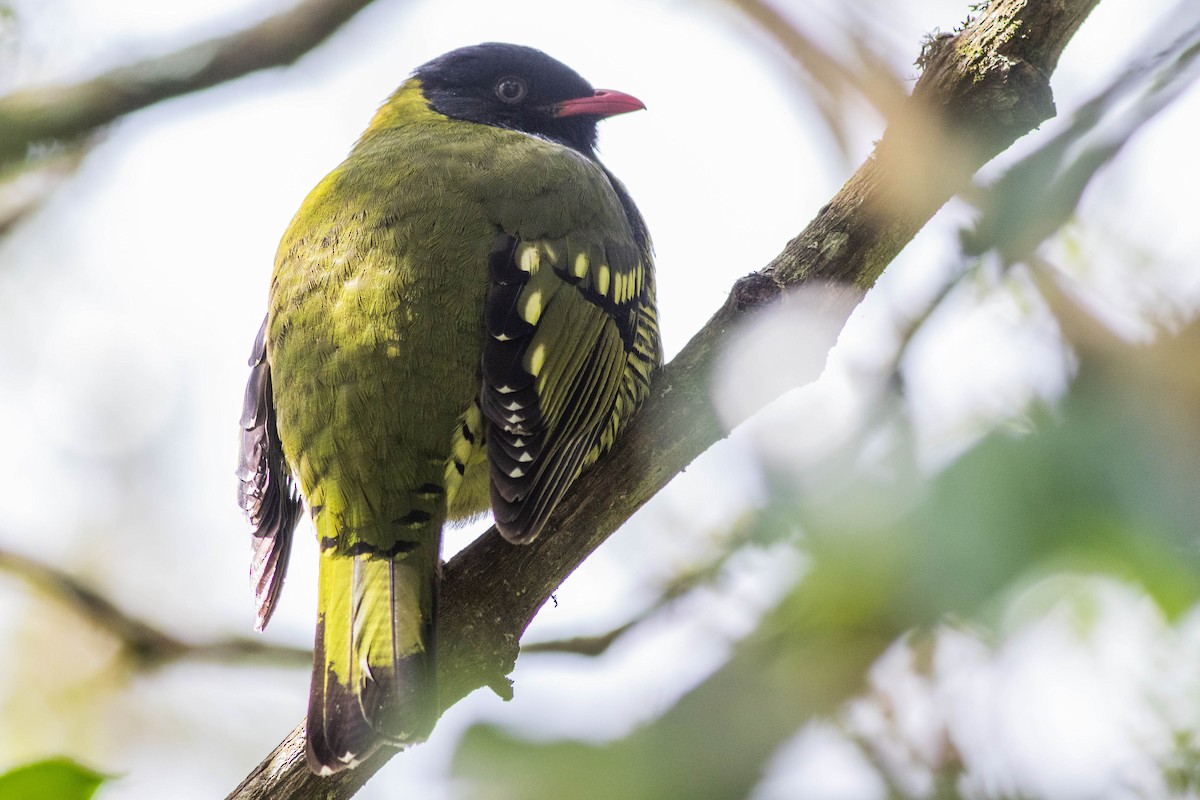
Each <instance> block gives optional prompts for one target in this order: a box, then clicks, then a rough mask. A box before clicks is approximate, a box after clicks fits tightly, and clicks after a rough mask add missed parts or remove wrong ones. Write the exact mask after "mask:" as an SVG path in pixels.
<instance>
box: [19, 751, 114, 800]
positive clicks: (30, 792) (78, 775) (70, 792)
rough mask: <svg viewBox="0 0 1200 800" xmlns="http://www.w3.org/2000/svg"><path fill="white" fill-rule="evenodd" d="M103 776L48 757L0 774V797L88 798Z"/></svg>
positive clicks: (25, 799)
mask: <svg viewBox="0 0 1200 800" xmlns="http://www.w3.org/2000/svg"><path fill="white" fill-rule="evenodd" d="M104 778H105V776H103V775H101V774H100V773H98V772H93V771H92V770H90V769H88V768H87V767H84V766H82V765H80V764H77V763H75V762H74V761H71V760H70V759H68V758H49V759H46V760H45V761H37V762H34V763H33V764H26V765H25V766H22V767H17V768H16V769H13V770H10V771H8V772H6V773H5V774H3V775H0V800H88V798H90V797H91V796H92V795H94V794H95V793H96V790H97V789H99V788H100V784H101V783H103V782H104Z"/></svg>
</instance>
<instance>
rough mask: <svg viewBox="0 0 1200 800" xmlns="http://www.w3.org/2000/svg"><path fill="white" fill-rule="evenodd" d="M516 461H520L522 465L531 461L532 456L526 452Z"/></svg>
mask: <svg viewBox="0 0 1200 800" xmlns="http://www.w3.org/2000/svg"><path fill="white" fill-rule="evenodd" d="M517 461H520V462H522V463H525V462H526V461H533V456H531V455H529V453H528V451H526V452H524V453H521V457H520V458H518V459H517Z"/></svg>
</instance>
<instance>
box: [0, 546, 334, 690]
mask: <svg viewBox="0 0 1200 800" xmlns="http://www.w3.org/2000/svg"><path fill="white" fill-rule="evenodd" d="M0 570H4V571H7V572H10V573H12V574H13V575H16V576H18V577H20V578H24V579H25V580H26V581H28V582H29V583H31V584H32V585H33V586H35V587H37V588H38V589H41V590H42V591H43V592H46V593H47V594H50V595H52V596H54V597H55V598H57V599H59V600H61V601H62V602H63V603H64V604H66V605H67V606H69V607H70V608H71V609H72V610H74V611H75V612H77V613H78V614H79V615H80V616H82V617H84V618H85V619H87V620H88V621H89V622H91V623H92V624H93V625H95V626H96V627H97V628H100V629H101V630H104V631H106V632H108V633H109V634H110V635H112V636H113V637H114V638H115V639H116V640H117V641H118V642H119V643H120V645H121V648H122V650H124V652H125V654H126V655H128V656H129V657H130V658H131V659H133V661H134V662H135V663H136V664H137V665H138V666H139V667H143V668H151V667H157V666H161V665H163V664H166V663H168V662H171V661H178V660H181V659H185V658H186V659H193V660H201V661H223V662H228V661H249V660H255V661H263V662H271V663H281V664H304V665H307V664H309V663H310V662H311V661H312V651H311V650H308V649H305V648H296V647H285V646H281V645H273V644H268V643H265V642H263V641H261V640H259V639H250V638H246V637H241V636H237V637H231V638H229V639H222V640H218V641H214V642H206V643H201V644H193V643H191V642H185V641H183V640H182V639H179V638H176V637H175V636H172V635H171V634H169V633H166V632H165V631H162V630H160V629H158V628H156V627H154V626H153V625H150V624H149V623H147V622H145V621H143V620H140V619H137V618H136V617H132V616H130V615H129V614H126V613H125V612H124V611H122V610H121V609H120V608H118V607H117V606H116V604H114V603H113V602H112V601H111V600H109V599H108V598H106V597H104V596H103V595H101V594H100V593H99V592H97V591H96V590H95V589H92V588H91V587H89V586H87V585H86V584H84V583H83V582H82V581H80V580H78V579H77V578H74V577H72V576H70V575H68V574H67V573H65V572H63V571H62V570H60V569H57V568H55V567H52V566H50V565H49V564H46V563H44V562H42V561H38V560H36V559H33V558H30V557H28V556H23V555H20V554H19V553H14V552H12V551H11V550H6V549H3V548H0Z"/></svg>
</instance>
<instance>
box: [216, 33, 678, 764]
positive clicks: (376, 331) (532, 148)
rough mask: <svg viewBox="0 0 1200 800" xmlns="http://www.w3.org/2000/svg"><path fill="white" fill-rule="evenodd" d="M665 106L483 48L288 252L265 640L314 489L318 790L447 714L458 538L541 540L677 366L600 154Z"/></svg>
mask: <svg viewBox="0 0 1200 800" xmlns="http://www.w3.org/2000/svg"><path fill="white" fill-rule="evenodd" d="M639 106H640V104H639V103H637V102H636V101H634V100H633V99H632V98H629V97H628V96H627V95H620V94H619V93H611V92H593V90H592V88H591V87H590V86H589V85H588V84H586V82H584V81H583V80H582V79H581V78H579V77H578V76H577V75H575V74H574V73H573V72H571V71H570V70H569V69H567V68H566V67H564V66H562V65H561V64H558V62H555V61H553V60H552V59H550V58H549V57H548V56H545V55H544V54H541V53H539V52H538V51H535V50H530V49H528V48H521V47H516V46H513V45H495V44H491V45H480V46H478V47H474V48H464V49H462V50H459V51H454V52H453V53H449V54H447V55H446V56H443V57H441V58H440V59H437V60H435V61H433V62H430V63H429V64H427V65H425V66H424V67H422V68H420V69H418V70H417V72H416V73H415V76H414V77H413V78H412V79H410V80H409V81H407V82H406V83H404V84H403V85H402V86H401V87H400V89H399V90H398V91H397V92H396V93H395V94H394V95H393V96H392V97H391V98H390V99H389V100H388V101H387V102H386V103H385V104H384V105H383V107H382V108H381V109H380V110H379V112H378V113H377V114H376V115H375V117H374V119H373V120H372V122H371V124H370V126H369V127H368V128H367V130H366V132H365V133H364V134H363V136H362V138H361V139H360V141H359V142H358V144H357V145H356V146H355V147H354V149H353V151H352V152H351V153H350V155H349V157H348V158H347V159H346V160H345V161H344V162H343V163H342V164H341V165H340V166H338V167H337V168H336V169H335V170H334V171H333V172H331V173H330V174H329V175H328V176H327V177H326V178H325V179H324V180H323V181H321V183H320V184H319V185H318V186H317V187H316V188H315V189H313V191H312V192H311V193H310V194H309V196H308V198H307V199H305V201H304V203H303V204H302V206H301V208H300V210H299V212H298V213H297V214H296V216H295V218H294V219H293V221H292V223H291V225H290V226H289V227H288V230H287V232H286V233H285V235H284V237H283V240H282V242H281V244H280V247H279V252H278V256H277V258H276V264H275V271H274V276H273V278H272V282H271V290H270V301H269V308H268V313H267V319H266V322H265V323H264V330H263V332H262V334H260V337H259V341H257V342H256V344H255V352H254V354H253V355H252V358H251V365H252V367H253V370H252V374H251V380H250V384H249V386H248V387H247V396H246V410H245V414H244V415H243V420H242V427H243V431H244V433H243V447H242V464H241V468H240V471H239V475H240V477H241V479H242V490H241V493H240V500H241V503H242V506H243V508H244V509H245V510H246V512H247V515H248V516H249V517H250V520H251V522H252V524H253V526H254V534H255V539H254V544H255V548H254V562H253V568H252V579H253V582H254V584H255V589H256V594H257V598H258V605H259V616H258V622H259V626H260V627H261V626H263V625H265V624H266V622H267V620H268V618H269V617H270V614H271V612H272V610H273V608H274V605H275V602H276V600H277V598H278V594H279V588H280V585H281V584H282V580H283V574H284V569H285V566H286V559H287V552H288V549H289V548H290V536H291V531H292V527H293V526H294V524H295V521H296V520H297V519H298V516H299V511H298V510H299V507H300V500H299V497H298V494H297V490H298V493H299V494H300V495H302V496H303V499H304V501H305V502H306V505H307V508H308V511H309V513H310V515H311V516H312V518H313V520H314V523H315V526H316V530H317V536H318V540H319V543H320V549H321V556H320V562H321V563H320V585H319V592H318V594H319V599H318V604H319V609H318V629H317V640H316V652H315V656H314V666H313V684H312V693H311V697H310V706H309V720H308V759H309V764H310V766H311V767H312V768H313V770H314V771H317V772H322V773H327V772H331V771H335V770H337V769H341V768H343V767H346V766H353V765H354V764H355V763H357V762H358V761H359V760H361V759H362V758H363V757H365V756H366V755H368V754H369V753H370V752H371V751H373V750H374V749H375V747H377V745H378V744H379V742H381V741H387V742H391V743H407V742H414V741H420V740H422V739H424V738H425V737H426V736H427V735H428V733H429V731H430V729H431V728H432V726H433V723H434V721H435V720H436V718H437V715H438V712H439V708H438V702H437V694H436V680H435V664H434V655H435V651H436V618H437V582H438V572H439V569H440V566H439V558H440V549H441V530H442V527H443V526H444V525H445V523H446V522H448V521H456V520H463V519H467V518H470V517H472V516H475V515H478V514H480V513H482V512H484V511H486V510H488V508H489V507H491V509H492V510H493V512H494V514H495V517H496V521H497V525H498V526H499V528H500V530H501V532H502V533H503V534H504V535H505V537H506V538H508V539H510V540H511V541H514V542H527V541H531V540H532V539H533V538H534V537H536V536H537V535H538V533H539V532H540V531H541V529H542V527H543V525H544V524H545V521H546V518H547V516H548V515H549V513H550V511H551V510H552V509H553V508H554V506H555V504H557V502H558V501H559V499H560V498H561V497H562V495H563V493H564V492H565V491H566V489H567V487H568V486H569V485H570V483H571V482H572V481H573V480H574V478H575V477H576V476H577V475H578V474H579V472H580V470H581V469H583V468H584V467H585V466H586V465H587V464H588V463H590V462H592V461H594V460H595V459H596V458H598V457H599V456H600V455H602V454H603V452H604V451H606V450H607V449H608V448H609V446H611V444H612V441H613V438H614V437H615V436H616V434H617V432H618V431H619V430H620V428H621V427H622V426H623V425H624V423H625V422H627V421H628V419H629V418H630V416H631V415H632V414H633V413H634V412H635V411H636V409H637V407H638V406H639V405H640V404H641V402H642V400H643V399H644V398H645V396H646V393H647V391H648V387H649V376H650V373H651V371H652V370H653V369H654V368H655V367H657V366H658V364H659V362H660V358H661V356H660V348H659V339H658V331H657V323H656V319H655V310H654V279H653V271H652V261H651V255H650V246H649V239H648V236H647V235H646V232H645V227H644V224H643V223H642V221H641V217H640V216H639V215H638V213H637V210H636V208H635V207H634V206H633V204H632V202H631V201H630V200H629V198H628V195H627V194H626V193H625V190H624V188H623V187H622V186H621V185H620V183H619V182H617V181H616V179H615V178H613V177H612V176H611V175H610V174H609V173H608V172H607V171H606V170H605V169H604V167H603V166H601V165H600V163H599V162H598V161H597V160H596V159H595V154H594V151H593V149H592V148H593V145H594V140H595V124H596V122H597V121H598V120H599V119H600V118H601V117H603V116H608V115H611V114H613V113H620V112H622V111H628V110H632V109H633V108H636V107H639Z"/></svg>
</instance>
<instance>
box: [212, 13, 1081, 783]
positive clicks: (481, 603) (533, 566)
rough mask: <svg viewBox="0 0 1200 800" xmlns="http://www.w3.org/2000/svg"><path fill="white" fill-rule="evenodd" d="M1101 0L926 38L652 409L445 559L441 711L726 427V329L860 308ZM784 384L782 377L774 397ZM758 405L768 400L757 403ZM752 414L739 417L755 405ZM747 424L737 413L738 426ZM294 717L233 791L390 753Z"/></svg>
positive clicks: (658, 386)
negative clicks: (349, 758) (331, 754)
mask: <svg viewBox="0 0 1200 800" xmlns="http://www.w3.org/2000/svg"><path fill="white" fill-rule="evenodd" d="M1098 1H1099V0H998V1H997V2H995V3H993V5H992V6H991V7H990V8H989V9H988V10H987V11H986V13H984V14H983V15H982V16H981V17H979V18H978V19H977V20H974V21H972V22H971V23H969V24H968V26H967V27H966V28H965V29H964V30H963V31H961V32H960V33H958V34H956V35H945V36H942V37H939V38H937V39H935V40H934V41H932V42H931V43H929V45H928V46H927V48H926V53H925V55H924V58H923V66H924V73H923V75H922V76H921V79H920V80H919V81H918V82H917V84H916V86H915V88H914V90H913V95H912V97H911V98H910V99H909V101H908V102H907V103H906V104H905V109H904V110H903V111H902V112H901V113H900V114H899V115H898V116H897V117H895V118H894V119H893V121H892V122H891V124H890V125H889V126H888V129H887V131H886V132H885V134H884V136H883V139H882V140H881V141H880V143H879V145H878V146H877V147H876V149H875V152H874V154H873V155H872V156H871V157H870V158H869V159H868V160H867V162H866V163H864V164H863V165H862V166H861V167H860V168H859V169H858V171H857V172H855V174H854V175H853V176H852V177H851V178H850V180H849V181H848V182H847V183H846V185H845V186H843V187H842V189H841V190H840V191H839V192H838V193H837V194H836V195H835V196H834V198H833V199H832V200H831V201H830V203H829V204H828V205H827V206H826V207H825V208H823V209H822V210H821V212H820V213H819V214H818V216H817V217H816V219H814V220H813V221H812V222H811V223H810V224H809V225H808V227H807V228H806V229H805V230H804V231H803V232H802V233H801V234H800V235H799V236H798V237H796V239H794V240H793V241H792V242H790V243H789V244H788V246H787V247H786V248H785V249H784V251H783V252H782V253H781V254H780V255H779V256H778V257H777V258H776V259H775V260H774V261H772V262H771V264H769V265H768V266H767V268H766V269H764V270H763V271H761V272H758V273H753V274H751V275H748V276H747V277H745V278H742V279H741V280H740V281H738V283H737V284H736V285H735V286H734V287H733V291H732V292H731V294H730V297H729V299H728V301H727V302H726V303H725V305H724V306H723V307H722V308H721V309H720V310H719V311H718V312H717V313H716V315H714V316H713V318H712V319H711V320H709V322H708V323H707V324H706V325H705V326H704V328H702V329H701V330H700V332H699V333H697V334H696V336H695V337H693V338H692V340H691V341H690V342H689V343H688V344H687V346H686V347H684V349H683V351H682V352H680V354H679V355H678V356H677V357H676V358H675V359H674V360H672V361H671V363H669V364H667V365H666V366H665V367H663V369H662V371H661V372H660V373H659V374H658V376H657V378H656V380H655V383H654V386H653V392H652V395H651V397H650V399H649V401H648V402H647V404H646V407H645V408H644V409H643V410H642V412H641V413H640V414H639V415H638V417H637V419H636V420H635V421H634V423H633V425H632V426H631V428H630V430H629V431H628V432H627V433H626V434H625V435H624V436H623V437H622V438H621V439H620V441H618V442H617V445H616V447H615V448H614V449H613V451H612V452H611V453H610V454H609V456H608V457H607V458H606V459H604V460H603V461H602V462H601V463H600V464H598V465H597V466H596V467H595V468H594V469H592V470H591V471H590V472H588V473H587V474H586V475H584V476H582V477H581V478H580V480H579V481H577V482H576V484H575V486H574V487H573V488H572V490H571V492H570V493H569V494H568V496H567V497H566V499H565V500H564V501H563V502H562V503H561V504H560V505H559V507H558V508H557V509H556V510H555V513H554V514H553V515H552V517H551V520H550V523H549V524H548V525H547V527H546V530H545V532H544V533H543V534H542V536H541V537H540V538H539V539H538V540H536V541H535V542H533V543H532V544H530V545H527V546H523V547H517V546H513V545H510V544H507V543H506V542H505V541H504V540H503V539H502V538H501V537H500V536H499V534H498V533H497V532H496V530H495V529H494V528H493V529H491V530H489V531H488V532H487V533H485V534H484V535H482V536H480V537H479V538H478V539H477V540H476V541H475V542H473V543H472V544H471V545H470V546H469V547H467V548H466V549H465V550H464V551H462V552H461V553H459V555H457V556H456V557H455V558H454V559H453V560H452V561H451V562H450V563H449V564H447V565H446V569H445V572H444V578H443V584H442V586H443V588H442V608H441V613H440V617H439V623H438V624H439V637H440V647H441V649H440V654H439V658H440V661H439V670H438V677H439V682H440V685H441V693H442V696H441V700H442V705H443V707H449V706H450V705H453V704H454V703H455V702H457V701H458V700H459V699H461V698H462V697H464V696H466V695H467V694H468V693H469V692H471V691H473V690H475V689H476V688H478V687H481V686H488V687H491V688H492V689H493V690H495V691H496V692H497V693H499V694H500V695H501V696H503V697H507V696H510V695H511V691H512V690H511V686H510V683H509V681H508V679H507V678H506V676H507V675H508V673H509V672H510V671H511V670H512V668H513V665H514V663H515V661H516V657H517V653H518V649H519V642H520V638H521V635H522V633H523V632H524V631H525V628H526V626H527V625H528V624H529V622H530V621H531V620H532V619H533V616H534V615H535V614H536V613H537V611H538V609H539V608H541V606H542V604H543V603H544V602H545V601H546V600H547V599H548V598H549V596H550V594H551V593H552V592H553V591H554V590H555V589H556V588H557V587H558V586H559V584H561V583H562V581H563V580H564V579H565V578H566V577H567V576H568V575H569V574H570V573H571V572H572V571H573V570H574V569H575V568H576V567H577V566H579V564H581V563H582V562H583V561H584V559H586V558H587V557H588V555H589V554H590V553H591V552H592V551H593V550H595V549H596V547H598V546H599V545H600V544H601V543H602V542H603V541H604V540H605V539H607V538H608V536H609V535H610V534H611V533H612V532H613V531H615V530H616V529H617V528H618V527H620V525H621V524H622V523H623V522H624V521H625V520H626V519H628V518H629V516H630V515H632V514H633V512H634V511H636V510H637V509H638V508H640V507H641V506H642V505H643V504H644V503H645V502H646V501H647V500H649V499H650V498H651V497H652V496H653V495H654V494H655V493H657V492H658V491H659V490H660V489H662V487H663V486H665V485H666V484H667V482H668V481H670V480H671V479H672V478H673V477H674V476H675V475H676V474H678V473H679V472H680V471H682V470H683V469H684V468H685V467H686V466H687V465H688V464H689V463H691V462H692V460H694V459H695V458H696V457H697V456H698V455H700V453H702V452H704V450H706V449H708V447H709V446H711V445H712V444H713V443H715V442H716V441H718V440H719V439H721V438H723V437H724V436H725V435H726V433H727V431H726V430H725V428H724V427H723V426H722V424H721V423H720V422H719V421H718V418H717V415H716V413H715V411H714V409H713V406H712V401H711V398H710V376H711V375H712V371H713V366H714V364H715V362H716V358H717V355H718V353H719V351H720V349H721V346H722V345H723V344H725V343H726V342H727V341H728V338H729V334H730V332H731V331H732V330H733V329H734V328H736V327H737V326H738V325H740V324H741V323H742V322H743V321H744V320H746V319H748V318H750V317H753V316H755V315H756V314H758V313H759V312H760V311H762V310H763V309H764V307H766V306H769V305H773V304H774V303H775V301H776V300H777V299H779V298H780V296H781V295H782V298H783V302H788V298H789V296H790V295H791V293H792V292H793V290H795V289H797V288H799V287H801V286H803V285H805V284H807V283H810V282H812V281H816V280H821V281H827V282H829V283H830V284H832V286H833V287H835V291H834V292H833V294H834V295H835V300H833V301H831V304H836V303H837V302H838V299H837V298H840V301H842V303H843V305H851V304H853V303H856V302H857V301H858V299H860V298H861V295H862V293H863V292H864V291H865V290H866V289H868V288H869V287H870V286H871V285H873V284H874V282H875V280H876V279H877V278H878V277H879V275H880V274H881V273H882V272H883V270H884V268H885V267H886V265H887V264H888V263H889V262H891V261H892V259H894V258H895V257H896V255H897V254H898V253H899V252H900V250H901V249H903V248H904V246H905V245H906V244H907V243H908V242H909V241H910V240H911V239H912V237H913V236H914V235H915V234H916V233H917V231H918V230H919V229H920V228H921V227H922V226H923V225H924V224H925V223H926V222H927V221H928V220H929V219H930V217H932V216H933V214H934V213H935V212H936V211H937V209H938V208H939V207H941V205H942V204H943V203H945V202H946V200H948V199H949V198H950V197H951V196H952V194H953V193H954V192H956V191H958V190H960V189H962V188H963V187H965V186H966V185H967V182H968V180H969V178H970V176H971V175H972V174H974V172H975V171H976V170H977V169H978V168H979V167H980V166H982V165H983V164H984V163H985V162H987V161H988V160H990V159H991V158H992V157H994V156H995V155H997V154H998V153H1000V152H1002V151H1003V150H1004V149H1006V148H1007V147H1008V146H1009V145H1010V144H1012V142H1014V141H1015V140H1016V139H1017V138H1018V137H1020V136H1022V135H1024V134H1025V133H1027V132H1029V131H1030V130H1032V129H1033V128H1035V127H1036V126H1037V125H1038V124H1040V123H1041V122H1043V121H1044V120H1046V119H1047V118H1049V117H1050V116H1052V115H1053V113H1054V105H1053V101H1052V99H1051V93H1050V86H1049V75H1050V74H1051V73H1052V72H1053V70H1054V67H1055V65H1056V64H1057V62H1058V57H1059V55H1060V54H1061V52H1062V50H1063V48H1064V47H1065V46H1066V43H1067V42H1068V41H1069V40H1070V39H1071V37H1072V35H1073V34H1074V33H1075V31H1076V30H1077V29H1078V27H1079V25H1080V24H1082V22H1083V20H1084V18H1085V17H1086V16H1087V14H1088V13H1089V12H1090V11H1091V9H1092V8H1093V7H1094V6H1095V5H1096V3H1097V2H1098ZM784 388H787V387H780V392H782V391H783V390H784ZM756 399H757V401H758V407H761V406H763V405H765V404H766V403H768V402H770V401H771V400H772V399H774V398H773V397H769V396H762V397H759V398H756ZM751 411H752V410H751V409H747V410H746V412H745V413H747V414H749V413H751ZM740 421H741V420H734V421H733V422H734V424H736V423H738V422H740ZM303 737H304V725H303V723H301V724H300V725H298V726H297V727H296V728H295V729H294V730H293V731H292V732H291V734H289V735H288V737H287V738H286V739H285V740H284V741H283V743H282V744H280V745H279V747H277V748H276V749H275V750H274V751H273V752H272V753H271V754H270V755H269V756H268V757H267V758H266V759H265V760H264V761H263V762H262V763H261V764H260V765H259V766H258V767H257V768H255V770H254V771H253V772H251V773H250V775H249V776H248V777H247V778H246V780H245V781H244V782H243V783H242V784H241V786H239V787H238V788H237V789H235V790H234V792H233V793H232V794H231V795H230V796H229V800H250V799H251V798H256V799H265V798H272V799H273V800H282V799H284V798H295V799H296V800H300V799H305V800H307V799H309V798H326V799H328V798H345V797H350V796H351V795H353V794H354V793H355V792H356V791H357V790H358V789H359V788H360V787H361V786H362V785H363V784H364V783H365V782H366V781H367V780H368V779H369V778H370V777H371V775H373V774H374V773H375V772H376V771H377V770H378V769H379V768H380V767H381V766H382V765H383V764H384V763H386V761H387V760H388V759H389V758H390V757H391V756H392V755H394V753H395V752H396V751H395V750H394V749H391V748H383V749H381V750H380V751H379V752H377V753H376V754H375V755H374V756H372V757H371V758H369V759H367V761H366V762H364V763H363V764H362V765H360V766H359V767H357V768H355V769H353V770H347V771H345V772H341V773H338V774H337V775H334V776H332V777H329V778H318V777H317V776H315V775H313V774H312V773H310V772H309V771H308V768H307V767H306V766H305V763H304V755H303V753H304V742H303Z"/></svg>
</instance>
